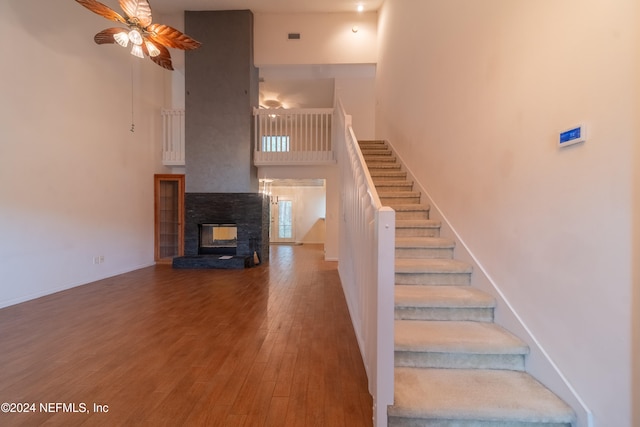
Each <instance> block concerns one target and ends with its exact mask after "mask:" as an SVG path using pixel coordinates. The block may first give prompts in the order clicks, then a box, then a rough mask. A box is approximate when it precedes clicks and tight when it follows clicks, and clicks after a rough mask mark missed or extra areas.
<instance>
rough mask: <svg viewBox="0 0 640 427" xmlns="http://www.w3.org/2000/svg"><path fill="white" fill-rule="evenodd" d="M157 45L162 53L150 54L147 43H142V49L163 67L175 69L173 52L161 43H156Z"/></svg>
mask: <svg viewBox="0 0 640 427" xmlns="http://www.w3.org/2000/svg"><path fill="white" fill-rule="evenodd" d="M153 45H154V46H155V47H157V48H158V50H159V51H160V55H157V56H151V55H149V50H148V49H147V46H146V44H145V43H143V44H142V51H143V52H144V53H145V55H147V56H148V57H149V59H151V60H152V61H153V62H155V63H156V64H158V65H159V66H161V67H162V68H166V69H167V70H170V71H173V64H171V53H169V49H167V48H166V47H164V46H162V45H161V44H158V43H154V44H153Z"/></svg>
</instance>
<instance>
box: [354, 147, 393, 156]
mask: <svg viewBox="0 0 640 427" xmlns="http://www.w3.org/2000/svg"><path fill="white" fill-rule="evenodd" d="M360 151H362V154H363V155H364V156H367V155H369V154H372V155H374V156H377V155H382V156H390V155H391V154H392V153H393V152H392V151H391V150H389V148H387V147H360Z"/></svg>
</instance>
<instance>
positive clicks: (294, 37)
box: [287, 33, 300, 40]
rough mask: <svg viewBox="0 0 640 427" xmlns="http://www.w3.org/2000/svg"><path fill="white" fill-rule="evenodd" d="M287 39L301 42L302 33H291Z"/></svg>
mask: <svg viewBox="0 0 640 427" xmlns="http://www.w3.org/2000/svg"><path fill="white" fill-rule="evenodd" d="M287 38H288V39H289V40H300V33H289V34H288V35H287Z"/></svg>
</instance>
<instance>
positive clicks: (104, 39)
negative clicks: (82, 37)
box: [93, 28, 126, 44]
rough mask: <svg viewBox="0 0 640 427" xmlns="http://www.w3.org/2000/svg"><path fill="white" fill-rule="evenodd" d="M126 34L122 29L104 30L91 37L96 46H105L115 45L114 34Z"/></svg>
mask: <svg viewBox="0 0 640 427" xmlns="http://www.w3.org/2000/svg"><path fill="white" fill-rule="evenodd" d="M122 32H126V30H124V29H122V28H107V29H106V30H102V31H100V32H99V33H98V34H96V35H95V36H94V37H93V40H94V41H95V42H96V43H97V44H107V43H117V42H116V40H115V39H114V38H113V36H114V34H117V33H122Z"/></svg>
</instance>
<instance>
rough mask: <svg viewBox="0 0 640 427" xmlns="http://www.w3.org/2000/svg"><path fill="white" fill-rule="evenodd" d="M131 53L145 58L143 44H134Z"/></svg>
mask: <svg viewBox="0 0 640 427" xmlns="http://www.w3.org/2000/svg"><path fill="white" fill-rule="evenodd" d="M131 55H133V56H137V57H138V58H144V52H143V51H142V46H140V45H139V44H134V45H133V46H131Z"/></svg>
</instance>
